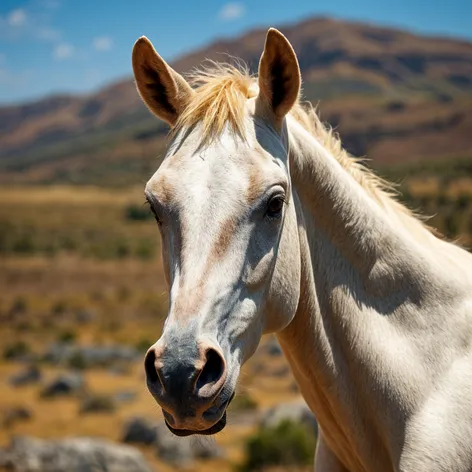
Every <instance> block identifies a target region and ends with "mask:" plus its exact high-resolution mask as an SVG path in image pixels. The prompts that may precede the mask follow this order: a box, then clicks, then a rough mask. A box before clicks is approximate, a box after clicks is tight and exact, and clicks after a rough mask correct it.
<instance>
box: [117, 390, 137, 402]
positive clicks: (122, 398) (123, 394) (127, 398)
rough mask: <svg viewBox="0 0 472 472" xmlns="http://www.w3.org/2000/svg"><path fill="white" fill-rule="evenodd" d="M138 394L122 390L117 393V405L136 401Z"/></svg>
mask: <svg viewBox="0 0 472 472" xmlns="http://www.w3.org/2000/svg"><path fill="white" fill-rule="evenodd" d="M136 397H137V394H136V392H135V391H133V390H120V391H119V392H116V393H115V396H114V400H115V401H116V403H130V402H132V401H134V400H136Z"/></svg>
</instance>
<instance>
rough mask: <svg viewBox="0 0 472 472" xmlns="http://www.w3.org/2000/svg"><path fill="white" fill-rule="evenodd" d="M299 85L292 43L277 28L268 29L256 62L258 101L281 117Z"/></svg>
mask: <svg viewBox="0 0 472 472" xmlns="http://www.w3.org/2000/svg"><path fill="white" fill-rule="evenodd" d="M300 87H301V75H300V68H299V66H298V60H297V56H296V54H295V51H294V50H293V48H292V45H291V44H290V43H289V42H288V39H287V38H286V37H285V36H284V35H283V34H282V33H281V32H280V31H277V30H276V29H274V28H270V29H269V31H268V32H267V37H266V42H265V46H264V52H263V53H262V56H261V60H260V62H259V97H258V101H259V102H262V103H263V104H264V105H265V107H267V105H268V107H269V110H270V111H271V112H272V113H273V114H274V115H275V118H276V119H277V120H282V119H283V117H284V116H285V115H286V114H287V113H288V112H289V111H290V109H291V108H292V106H293V105H294V104H295V103H296V101H297V100H298V95H299V93H300Z"/></svg>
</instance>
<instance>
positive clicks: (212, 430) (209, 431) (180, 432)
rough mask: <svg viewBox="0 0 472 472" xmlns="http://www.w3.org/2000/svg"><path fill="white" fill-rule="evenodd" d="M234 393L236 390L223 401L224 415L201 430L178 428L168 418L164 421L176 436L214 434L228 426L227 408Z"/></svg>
mask: <svg viewBox="0 0 472 472" xmlns="http://www.w3.org/2000/svg"><path fill="white" fill-rule="evenodd" d="M234 395H235V392H233V393H232V394H231V397H229V399H228V400H226V401H225V402H223V404H222V408H224V410H225V411H224V413H223V415H222V417H221V418H220V419H219V420H218V421H217V422H216V423H215V424H214V425H213V426H210V427H209V428H208V429H200V430H194V429H176V428H173V427H172V426H171V425H170V424H169V423H168V422H167V419H164V421H165V423H166V426H167V428H168V429H169V431H170V432H171V433H173V434H175V435H176V436H180V437H185V436H192V435H194V434H199V435H202V436H212V435H213V434H216V433H219V432H220V431H222V430H223V429H224V427H225V426H226V412H227V411H226V410H227V408H228V406H229V404H230V403H231V401H232V400H233V398H234Z"/></svg>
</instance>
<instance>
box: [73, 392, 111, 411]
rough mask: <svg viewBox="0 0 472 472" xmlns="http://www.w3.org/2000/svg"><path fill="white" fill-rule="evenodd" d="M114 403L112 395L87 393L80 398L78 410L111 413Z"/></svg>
mask: <svg viewBox="0 0 472 472" xmlns="http://www.w3.org/2000/svg"><path fill="white" fill-rule="evenodd" d="M115 410H116V404H115V400H114V398H113V397H110V396H107V395H97V394H87V395H85V396H84V397H83V398H82V399H81V400H80V406H79V412H80V413H81V414H85V413H113V412H114V411H115Z"/></svg>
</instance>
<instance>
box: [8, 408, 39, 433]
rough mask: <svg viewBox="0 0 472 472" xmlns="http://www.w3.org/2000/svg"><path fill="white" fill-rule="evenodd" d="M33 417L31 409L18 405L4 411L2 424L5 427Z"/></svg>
mask: <svg viewBox="0 0 472 472" xmlns="http://www.w3.org/2000/svg"><path fill="white" fill-rule="evenodd" d="M32 417H33V414H32V413H31V410H29V409H28V408H25V407H23V406H17V407H13V408H10V409H8V410H6V411H5V412H4V413H3V420H2V424H3V426H5V427H7V428H8V427H10V426H13V425H14V424H15V423H17V422H18V421H27V420H29V419H31V418H32Z"/></svg>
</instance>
